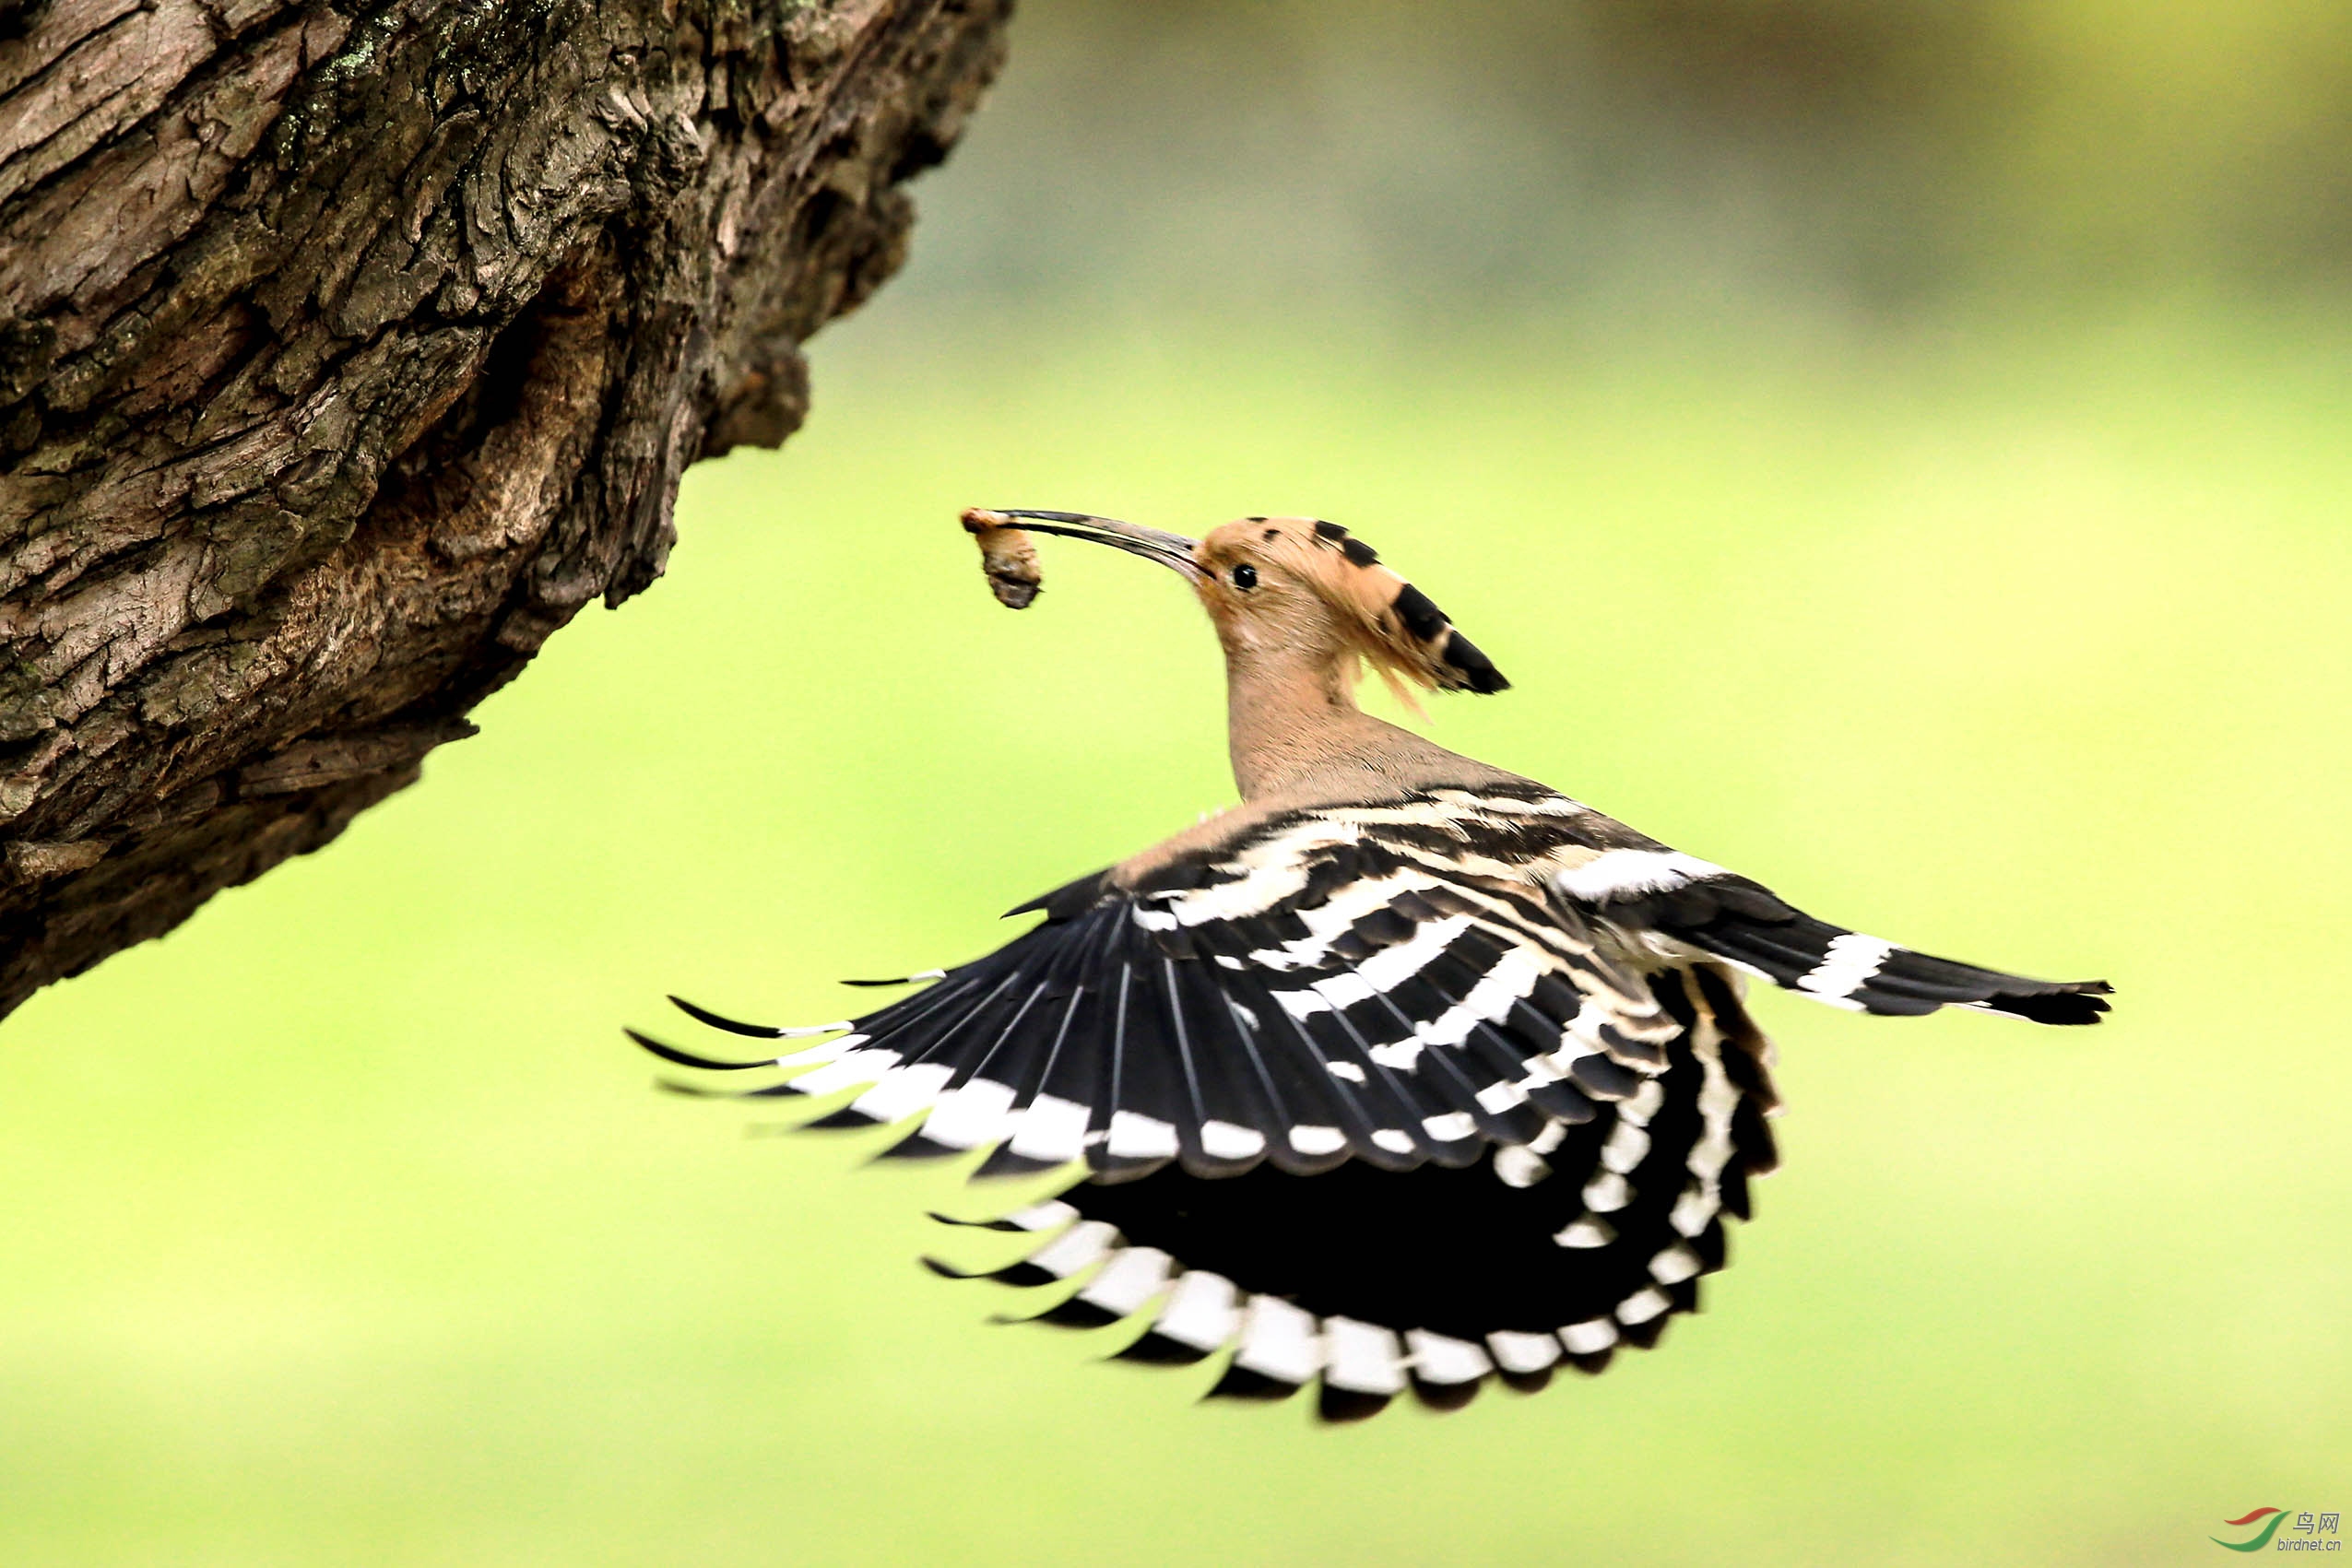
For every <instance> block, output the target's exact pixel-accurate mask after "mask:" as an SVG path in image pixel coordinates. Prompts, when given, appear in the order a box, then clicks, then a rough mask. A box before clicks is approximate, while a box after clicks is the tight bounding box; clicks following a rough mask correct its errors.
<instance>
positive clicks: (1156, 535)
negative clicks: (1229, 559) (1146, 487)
mask: <svg viewBox="0 0 2352 1568" xmlns="http://www.w3.org/2000/svg"><path fill="white" fill-rule="evenodd" d="M1016 520H1017V521H1016ZM963 525H964V526H965V527H966V528H971V529H973V530H974V532H975V533H977V532H979V530H980V529H982V528H999V529H1000V528H1006V527H1017V528H1023V529H1025V530H1026V531H1028V532H1030V533H1034V534H1053V535H1056V536H1059V537H1061V538H1065V539H1084V540H1086V541H1088V542H1089V543H1091V544H1097V545H1108V546H1110V547H1111V548H1113V549H1116V550H1125V551H1126V552H1127V553H1128V554H1129V555H1140V556H1141V557H1142V558H1143V559H1144V560H1155V561H1158V562H1159V563H1160V564H1161V565H1162V566H1164V567H1166V568H1168V570H1170V571H1171V572H1178V573H1180V574H1182V575H1183V577H1184V578H1185V579H1186V581H1188V582H1193V583H1198V582H1200V580H1201V577H1202V575H1203V574H1202V572H1201V571H1200V567H1199V566H1198V565H1196V564H1194V562H1193V559H1192V551H1193V549H1194V547H1195V541H1193V540H1191V539H1188V538H1186V537H1185V536H1183V535H1182V534H1170V533H1165V532H1163V531H1162V530H1160V529H1158V528H1146V527H1144V526H1143V525H1141V524H1138V523H1122V522H1120V521H1118V520H1117V518H1115V517H1096V516H1093V515H1092V514H1091V513H1083V512H1032V511H1027V510H1024V509H1020V508H1013V509H1009V510H1006V511H1002V512H991V511H988V510H987V509H985V508H982V507H976V506H975V507H973V508H971V509H970V510H968V511H966V512H965V513H964V514H963ZM983 548H986V547H985V545H984V547H983Z"/></svg>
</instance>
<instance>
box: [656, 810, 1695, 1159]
mask: <svg viewBox="0 0 2352 1568" xmlns="http://www.w3.org/2000/svg"><path fill="white" fill-rule="evenodd" d="M1588 820H1605V819H1593V818H1592V815H1591V814H1590V813H1589V812H1586V811H1585V810H1584V809H1583V808H1580V807H1577V806H1576V805H1575V803H1573V802H1568V801H1563V800H1560V799H1559V798H1558V797H1556V796H1544V797H1537V798H1533V799H1527V800H1520V799H1505V800H1500V801H1498V800H1496V799H1495V798H1491V797H1485V796H1478V797H1473V796H1469V795H1466V794H1459V793H1453V792H1448V793H1447V794H1445V795H1443V796H1430V797H1423V798H1416V799H1412V800H1409V801H1405V802H1401V803H1399V804H1395V805H1385V806H1377V807H1374V806H1366V807H1334V808H1315V809H1308V810H1300V811H1296V812H1292V813H1288V814H1285V815H1282V816H1279V817H1275V818H1273V819H1269V820H1266V821H1263V822H1260V823H1258V824H1255V825H1254V826H1253V827H1252V828H1250V829H1249V830H1248V831H1246V832H1243V833H1240V834H1237V835H1235V836H1234V837H1233V838H1231V839H1229V840H1228V841H1226V842H1223V843H1218V844H1216V845H1214V846H1213V847H1211V848H1208V849H1204V850H1202V851H1201V852H1200V853H1197V854H1194V855H1186V856H1181V857H1178V858H1176V859H1174V860H1171V861H1169V862H1168V863H1166V864H1164V865H1163V866H1161V867H1158V868H1157V869H1156V870H1155V871H1154V872H1153V873H1152V874H1151V875H1150V876H1148V877H1146V878H1143V879H1142V880H1141V882H1140V883H1138V884H1137V885H1134V886H1131V887H1124V888H1122V887H1120V886H1117V884H1115V883H1114V882H1113V880H1112V879H1111V878H1110V877H1109V875H1108V874H1101V875H1097V876H1094V877H1090V878H1083V879H1081V880H1080V881H1078V882H1075V883H1072V884H1070V886H1068V887H1065V888H1063V889H1060V890H1057V891H1056V892H1054V893H1051V894H1048V895H1046V897H1045V898H1044V899H1041V900H1039V901H1037V902H1036V903H1034V905H1030V906H1025V907H1027V908H1034V909H1038V910H1042V911H1043V912H1044V914H1045V915H1046V919H1045V921H1044V922H1043V923H1042V924H1041V925H1038V926H1036V927H1035V928H1034V929H1033V930H1031V931H1029V932H1027V933H1026V934H1024V935H1023V936H1022V937H1017V938H1016V939H1014V940H1013V941H1012V942H1011V943H1009V944H1007V945H1006V946H1005V947H1003V948H1001V949H998V950H997V951H996V952H993V953H990V954H988V955H987V956H986V957H984V958H981V959H979V960H976V961H974V962H972V963H969V964H965V965H963V966H962V967H961V968H957V969H954V970H951V971H948V972H946V973H944V975H943V977H942V978H940V980H939V981H937V983H936V984H933V985H932V986H931V987H930V988H929V989H928V990H926V991H923V992H921V993H919V994H917V995H915V996H909V997H906V998H905V999H904V1000H902V1001H898V1002H895V1003H893V1004H892V1005H891V1006H888V1007H885V1008H881V1009H880V1010H879V1011H876V1012H873V1013H870V1014H868V1015H867V1016H865V1017H863V1018H859V1019H856V1020H844V1022H843V1023H841V1024H839V1025H835V1026H831V1027H832V1028H833V1029H835V1030H838V1031H840V1032H841V1034H840V1037H839V1038H837V1039H833V1040H831V1041H829V1042H827V1043H824V1044H821V1045H817V1046H813V1047H810V1048H807V1049H803V1050H800V1051H798V1052H795V1053H792V1054H789V1055H785V1056H782V1057H778V1058H776V1059H775V1065H777V1066H780V1067H791V1068H800V1069H804V1070H803V1071H802V1072H801V1073H800V1074H799V1076H798V1077H795V1078H794V1079H790V1080H789V1081H788V1082H787V1083H786V1084H783V1085H779V1086H777V1090H776V1091H779V1092H789V1093H801V1094H826V1093H831V1092H833V1091H840V1090H845V1089H848V1088H851V1087H853V1086H863V1090H864V1091H863V1092H862V1093H860V1094H859V1095H857V1097H856V1098H855V1099H853V1100H851V1101H850V1102H848V1103H847V1105H845V1107H843V1108H842V1109H841V1110H840V1111H838V1112H836V1113H834V1114H833V1115H832V1116H829V1117H827V1118H826V1119H825V1120H826V1123H829V1124H833V1125H847V1124H862V1123H870V1122H892V1123H895V1122H900V1121H904V1120H907V1119H909V1118H911V1117H914V1116H916V1115H917V1114H920V1115H921V1116H922V1118H923V1119H922V1121H921V1124H920V1126H917V1127H916V1128H914V1129H913V1130H912V1131H911V1132H910V1134H909V1136H908V1138H907V1139H906V1140H905V1141H904V1143H903V1144H902V1145H901V1146H900V1147H899V1148H898V1149H895V1150H893V1152H896V1153H901V1154H905V1155H924V1154H937V1155H947V1154H953V1153H959V1152H962V1151H964V1150H968V1149H977V1148H980V1147H983V1146H989V1145H993V1146H995V1153H994V1154H993V1155H992V1157H991V1159H990V1160H989V1161H987V1163H986V1164H984V1165H983V1166H982V1167H981V1168H980V1170H981V1173H984V1174H1004V1173H1018V1172H1024V1171H1034V1170H1040V1169H1045V1168H1047V1167H1050V1166H1054V1165H1058V1164H1062V1163H1065V1162H1068V1161H1080V1160H1082V1161H1085V1162H1086V1163H1087V1165H1088V1166H1089V1167H1090V1170H1091V1172H1092V1173H1093V1175H1094V1177H1095V1178H1096V1179H1097V1180H1103V1181H1117V1180H1124V1179H1135V1178H1140V1177H1141V1176H1143V1175H1146V1174H1148V1173H1151V1172H1152V1171H1153V1170H1155V1169H1157V1168H1158V1167H1160V1166H1161V1165H1164V1164H1166V1163H1169V1162H1170V1161H1175V1162H1176V1163H1177V1164H1179V1165H1180V1166H1181V1167H1182V1169H1183V1170H1184V1171H1186V1172H1187V1173H1190V1174H1192V1175H1196V1176H1207V1177H1221V1176H1233V1175H1237V1174H1239V1173H1242V1172H1244V1171H1247V1170H1248V1169H1250V1168H1251V1167H1253V1166H1255V1165H1257V1164H1258V1163H1259V1161H1270V1162H1271V1163H1272V1164H1273V1165H1274V1166H1275V1167H1276V1168H1277V1169H1280V1170H1282V1171H1287V1172H1291V1173H1297V1174H1309V1173H1318V1172H1322V1171H1328V1170H1330V1169H1331V1168H1333V1167H1334V1166H1336V1165H1339V1164H1341V1163H1342V1162H1344V1161H1348V1160H1350V1159H1355V1160H1360V1161H1364V1162H1365V1163H1366V1164H1369V1165H1371V1166H1374V1167H1376V1168H1378V1169H1382V1170H1391V1171H1401V1170H1409V1169H1412V1168H1413V1167H1416V1166H1418V1165H1421V1164H1423V1163H1424V1162H1429V1163H1436V1164H1439V1165H1456V1166H1459V1165H1467V1164H1470V1163H1471V1162H1474V1161H1477V1160H1479V1159H1480V1158H1481V1157H1482V1156H1483V1154H1484V1152H1485V1151H1486V1149H1488V1148H1489V1147H1490V1146H1495V1145H1502V1146H1507V1147H1518V1146H1523V1145H1526V1144H1528V1143H1531V1142H1532V1141H1533V1140H1535V1139H1536V1138H1540V1137H1541V1136H1542V1134H1543V1133H1544V1130H1545V1128H1546V1127H1547V1126H1549V1125H1550V1124H1551V1123H1553V1122H1555V1121H1556V1122H1561V1123H1565V1124H1568V1125H1572V1126H1580V1125H1584V1124H1587V1123H1590V1122H1592V1121H1594V1120H1595V1119H1596V1117H1598V1116H1599V1115H1600V1114H1601V1107H1602V1106H1604V1105H1612V1104H1617V1103H1620V1102H1624V1101H1625V1100H1626V1099H1627V1098H1628V1097H1630V1096H1631V1095H1633V1094H1634V1093H1635V1092H1636V1091H1637V1089H1638V1087H1639V1085H1640V1083H1641V1082H1642V1081H1643V1080H1644V1079H1645V1078H1646V1077H1650V1076H1655V1075H1656V1074H1657V1073H1659V1072H1661V1071H1662V1070H1663V1069H1664V1067H1665V1063H1666V1055H1667V1051H1666V1046H1667V1043H1669V1042H1671V1041H1672V1040H1673V1039H1674V1038H1676V1037H1677V1036H1678V1035H1679V1033H1680V1032H1681V1030H1682V1025H1681V1024H1680V1023H1679V1022H1678V1021H1677V1020H1676V1019H1675V1018H1674V1017H1673V1015H1672V1012H1671V1011H1670V1010H1669V1009H1668V1008H1667V1007H1665V1006H1664V1005H1661V1002H1660V1000H1659V998H1658V996H1656V995H1655V993H1654V991H1653V989H1652V986H1651V984H1650V981H1649V976H1648V975H1647V974H1646V973H1644V971H1643V968H1642V967H1641V966H1639V965H1638V964H1637V963H1636V962H1631V961H1627V958H1626V956H1625V954H1624V953H1623V952H1622V951H1621V950H1619V949H1621V948H1622V944H1621V943H1619V942H1616V941H1615V940H1613V938H1611V937H1607V936H1606V935H1605V934H1603V933H1601V932H1598V931H1596V930H1594V929H1593V928H1592V927H1591V926H1590V924H1589V923H1588V922H1587V921H1586V920H1585V919H1584V918H1583V917H1582V916H1581V915H1580V914H1578V911H1577V910H1575V909H1574V908H1572V907H1568V906H1565V905H1563V904H1561V903H1559V902H1558V901H1556V900H1554V899H1551V898H1549V897H1548V896H1547V895H1546V893H1545V891H1544V890H1543V888H1542V886H1541V884H1540V883H1538V882H1535V881H1531V879H1530V878H1529V875H1528V868H1529V867H1530V866H1531V865H1534V864H1537V863H1539V862H1540V861H1541V860H1542V858H1543V857H1544V856H1546V855H1554V854H1556V853H1558V852H1559V851H1560V850H1562V849H1563V848H1566V847H1570V846H1574V845H1576V844H1577V843H1578V840H1579V838H1580V837H1581V836H1582V831H1583V827H1584V824H1585V823H1586V822H1587V821H1588ZM1016 913H1018V912H1016ZM1649 967H1656V966H1655V964H1652V965H1650V966H1649ZM690 1010H691V1011H694V1012H695V1013H696V1014H697V1016H699V1017H701V1018H703V1020H705V1021H708V1022H714V1023H717V1024H719V1025H720V1026H721V1027H733V1028H737V1029H738V1030H739V1031H740V1032H752V1033H757V1032H762V1031H759V1030H757V1029H755V1028H751V1027H748V1026H740V1025H732V1024H730V1023H729V1022H728V1020H720V1019H717V1018H715V1016H714V1015H711V1014H709V1013H707V1012H703V1011H702V1010H701V1009H690ZM771 1033H773V1032H771ZM646 1043H647V1044H648V1045H649V1046H650V1047H651V1048H654V1049H656V1050H658V1051H660V1052H661V1053H662V1054H663V1055H668V1056H669V1057H670V1058H671V1059H672V1060H678V1061H684V1062H687V1063H689V1064H691V1065H696V1066H735V1065H764V1064H726V1063H712V1062H710V1061H709V1060H708V1059H707V1058H703V1057H700V1056H693V1055H687V1054H685V1053H681V1052H679V1051H676V1050H675V1049H674V1048H671V1047H668V1046H665V1045H660V1044H658V1043H654V1042H650V1041H649V1042H646Z"/></svg>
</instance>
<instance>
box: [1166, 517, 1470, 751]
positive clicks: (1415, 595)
mask: <svg viewBox="0 0 2352 1568" xmlns="http://www.w3.org/2000/svg"><path fill="white" fill-rule="evenodd" d="M1200 554H1201V555H1202V556H1203V557H1204V558H1206V559H1207V560H1210V561H1216V560H1223V559H1224V558H1226V557H1236V558H1238V557H1247V556H1256V557H1258V558H1259V559H1262V560H1270V561H1272V562H1274V563H1275V564H1277V565H1279V566H1281V567H1282V568H1283V569H1284V570H1285V571H1287V572H1290V574H1291V575H1293V576H1294V577H1296V578H1297V579H1298V580H1299V581H1300V582H1302V583H1305V584H1307V585H1308V586H1309V587H1311V588H1313V589H1314V590H1315V592H1316V595H1317V596H1318V597H1319V598H1321V599H1322V600H1323V601H1324V602H1325V603H1326V604H1328V605H1329V606H1330V607H1331V609H1332V610H1333V611H1334V612H1336V614H1337V615H1338V616H1339V618H1340V621H1341V626H1342V627H1343V628H1344V629H1345V630H1346V631H1348V632H1349V634H1350V638H1351V641H1353V643H1355V644H1356V647H1357V651H1358V652H1360V653H1361V654H1363V655H1364V659H1365V663H1367V664H1369V665H1370V666H1372V667H1373V668H1374V669H1375V670H1377V671H1378V672H1379V674H1380V677H1381V678H1382V679H1384V680H1386V681H1387V682H1388V683H1389V689H1390V690H1392V691H1395V692H1396V693H1397V695H1398V696H1399V697H1400V698H1401V700H1402V701H1404V702H1405V704H1406V705H1407V706H1408V707H1417V706H1418V704H1416V703H1414V702H1413V701H1412V696H1411V694H1410V690H1409V689H1410V688H1411V687H1413V686H1418V687H1421V688H1424V689H1425V690H1438V691H1477V692H1495V691H1502V690H1507V689H1508V688H1509V686H1510V684H1511V683H1510V682H1509V681H1508V680H1507V679H1505V678H1503V672H1502V671H1501V670H1498V669H1496V668H1495V661H1494V660H1492V659H1490V658H1488V657H1487V656H1486V655H1485V654H1483V653H1482V652H1480V651H1479V647H1478V644H1476V643H1472V642H1471V640H1470V639H1469V638H1467V637H1465V636H1463V635H1462V634H1461V632H1460V631H1458V630H1457V629H1456V628H1455V626H1454V623H1453V622H1452V621H1451V620H1448V619H1447V617H1446V612H1445V611H1443V610H1441V609H1439V608H1438V607H1436V604H1435V603H1433V602H1432V601H1431V599H1430V597H1429V595H1426V594H1424V593H1423V592H1422V591H1421V590H1420V589H1418V588H1416V587H1414V586H1413V585H1412V584H1411V583H1408V582H1406V581H1405V580H1404V579H1403V578H1402V577H1401V576H1399V575H1398V574H1397V573H1396V572H1393V571H1391V570H1390V569H1389V568H1388V567H1387V566H1384V565H1382V564H1381V562H1380V556H1379V553H1378V552H1377V551H1376V550H1375V549H1373V548H1372V547H1371V546H1370V545H1368V544H1365V542H1364V541H1363V540H1362V539H1359V538H1357V537H1355V536H1353V535H1352V534H1350V533H1349V532H1348V531H1347V530H1346V529H1345V528H1343V527H1341V525H1339V524H1337V523H1327V522H1323V521H1321V520H1319V519H1316V518H1311V517H1245V518H1242V519H1241V520H1240V521H1238V522H1235V523H1228V524H1226V525H1224V526H1223V527H1222V528H1218V529H1216V530H1215V531H1214V532H1212V533H1211V534H1210V536H1208V538H1207V539H1205V540H1203V541H1202V547H1201V550H1200Z"/></svg>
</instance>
